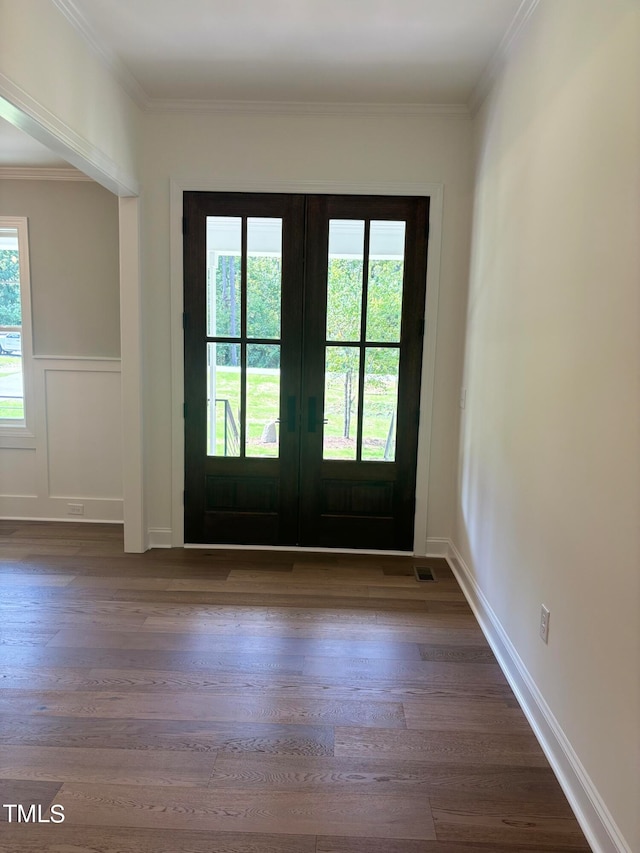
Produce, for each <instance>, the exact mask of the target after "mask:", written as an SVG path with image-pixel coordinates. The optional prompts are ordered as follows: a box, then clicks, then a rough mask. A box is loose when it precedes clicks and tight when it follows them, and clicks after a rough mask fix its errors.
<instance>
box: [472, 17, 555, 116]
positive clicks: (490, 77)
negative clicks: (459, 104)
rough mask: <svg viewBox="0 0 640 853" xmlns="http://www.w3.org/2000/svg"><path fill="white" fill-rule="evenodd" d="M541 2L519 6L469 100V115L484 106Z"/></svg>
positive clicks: (473, 114)
mask: <svg viewBox="0 0 640 853" xmlns="http://www.w3.org/2000/svg"><path fill="white" fill-rule="evenodd" d="M539 2H540V0H522V2H521V3H520V5H519V6H518V9H517V11H516V13H515V15H514V16H513V19H512V21H511V23H510V24H509V28H508V29H507V31H506V33H505V34H504V36H503V37H502V40H501V41H500V44H499V45H498V49H497V50H496V52H495V53H494V54H493V56H492V57H491V59H490V60H489V62H488V63H487V65H486V66H485V69H484V71H483V72H482V74H481V75H480V78H479V80H478V82H477V84H476V87H475V89H474V90H473V93H472V94H471V97H470V98H469V102H468V104H467V109H468V112H469V115H471V116H475V115H476V113H477V112H478V110H479V109H480V107H481V106H482V103H483V101H484V100H485V98H486V97H487V95H488V94H489V92H490V91H491V87H492V86H493V84H494V82H495V80H496V77H497V76H498V73H499V72H500V69H501V68H502V66H503V65H504V62H505V60H506V58H507V57H508V56H509V54H510V52H511V51H512V50H513V48H514V47H515V45H516V44H517V42H518V41H519V39H520V37H521V36H522V34H523V33H524V32H525V30H526V28H527V27H528V25H529V22H530V20H531V16H532V15H533V13H534V12H535V10H536V7H537V6H538V4H539Z"/></svg>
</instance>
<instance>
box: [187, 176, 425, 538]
mask: <svg viewBox="0 0 640 853" xmlns="http://www.w3.org/2000/svg"><path fill="white" fill-rule="evenodd" d="M185 223H186V229H187V230H186V237H185V399H186V403H187V409H186V430H185V435H186V463H185V464H186V468H185V473H186V483H187V489H186V496H185V527H186V538H187V541H192V542H228V543H232V542H240V543H243V542H244V543H247V544H257V543H264V544H291V545H293V544H301V545H318V546H327V547H330V546H344V547H359V548H362V547H373V548H382V549H384V548H387V549H390V548H393V549H402V550H410V549H411V547H412V539H413V516H414V504H415V498H414V496H415V466H416V454H417V432H418V411H419V408H418V404H419V392H420V365H421V355H422V335H423V327H424V324H423V320H424V296H425V279H426V249H427V223H428V199H405V198H380V197H376V198H371V197H367V198H362V197H356V196H308V197H306V198H304V197H302V196H284V195H283V196H280V195H277V196H273V195H248V194H213V193H185Z"/></svg>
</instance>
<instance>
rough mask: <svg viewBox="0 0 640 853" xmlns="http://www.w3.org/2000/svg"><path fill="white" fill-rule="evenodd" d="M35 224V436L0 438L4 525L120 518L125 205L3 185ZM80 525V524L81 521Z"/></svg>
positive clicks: (107, 198) (61, 189)
mask: <svg viewBox="0 0 640 853" xmlns="http://www.w3.org/2000/svg"><path fill="white" fill-rule="evenodd" d="M0 216H26V217H27V218H28V223H29V255H30V272H31V296H32V299H31V303H32V315H33V329H34V358H33V362H32V376H31V379H32V382H33V394H32V399H33V405H34V412H33V416H32V417H31V416H30V422H31V423H32V425H33V430H34V436H33V437H24V436H19V437H15V436H7V435H4V436H3V435H1V434H0V516H4V517H22V518H69V517H70V516H69V507H68V504H69V503H82V504H83V505H84V517H85V518H88V519H101V520H110V521H117V520H121V519H122V448H121V421H122V407H121V389H120V357H119V356H120V342H119V275H118V199H117V198H116V197H115V196H113V195H111V193H109V192H108V191H107V190H105V189H103V188H102V187H100V186H98V185H97V184H94V183H92V182H76V181H74V182H64V181H38V180H0ZM74 519H75V516H74Z"/></svg>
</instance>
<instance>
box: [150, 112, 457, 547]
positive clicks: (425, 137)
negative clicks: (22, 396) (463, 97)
mask: <svg viewBox="0 0 640 853" xmlns="http://www.w3.org/2000/svg"><path fill="white" fill-rule="evenodd" d="M143 130H144V133H143V146H142V147H143V150H144V152H145V156H144V158H143V164H142V173H141V178H142V184H143V195H142V213H143V223H144V224H143V259H144V264H143V266H144V292H143V299H144V305H143V315H144V323H145V328H144V333H145V344H146V363H147V367H149V365H153V369H152V370H151V369H148V370H147V375H148V380H147V383H146V397H145V418H146V424H147V431H146V441H145V448H146V453H147V458H146V471H147V481H146V489H147V494H148V496H149V505H148V518H149V526H150V528H151V529H152V531H156V532H157V531H161V532H164V534H165V535H166V536H170V531H171V529H172V524H174V523H175V519H172V514H171V513H172V507H171V489H172V468H171V441H172V436H171V416H172V408H171V392H170V387H169V377H170V375H171V353H170V347H169V341H170V333H171V305H170V255H169V247H170V222H169V212H170V211H169V198H170V197H169V190H170V180H171V179H173V180H174V181H178V182H182V183H184V184H187V183H188V184H190V185H191V187H192V188H194V187H195V186H197V185H198V182H199V181H200V182H201V184H202V186H205V185H206V184H207V183H208V182H211V181H214V180H216V179H218V180H224V181H226V183H227V184H229V183H230V182H231V183H233V181H234V180H237V182H238V187H239V188H245V187H246V186H247V184H248V183H250V182H251V181H256V182H269V181H271V182H277V181H286V182H289V183H290V182H296V181H298V182H301V183H305V182H320V183H321V182H326V183H334V184H335V183H336V182H347V183H351V184H354V183H358V182H360V183H364V182H378V183H380V184H384V183H385V182H387V183H389V182H407V183H411V182H414V183H416V184H417V183H421V182H422V183H424V182H442V183H443V184H444V224H443V247H442V270H441V284H440V310H439V322H438V350H437V361H436V378H435V401H434V406H435V415H434V420H433V436H432V454H431V474H430V483H429V518H428V536H429V537H430V538H434V537H435V538H448V537H449V536H450V535H451V529H452V526H451V521H452V501H453V485H454V484H453V472H454V467H455V454H456V447H455V435H456V424H457V400H458V381H459V375H460V359H461V355H460V343H459V329H460V327H461V323H462V319H463V316H464V292H465V281H466V275H467V270H468V229H469V215H470V133H469V120H468V119H466V118H464V117H459V116H457V117H456V116H454V117H450V116H419V117H416V116H402V115H395V116H389V115H387V116H363V115H357V114H356V115H351V116H350V115H323V116H313V115H269V114H262V115H261V114H253V115H251V114H214V113H208V114H207V113H202V114H193V113H191V114H187V113H176V114H148V115H146V116H145V118H144V122H143ZM181 402H182V401H181V400H174V405H179V404H181ZM174 477H175V479H174V481H173V482H174V486H173V487H174V488H175V483H176V482H179V480H180V478H181V477H182V471H181V470H180V471H175V472H174ZM180 488H181V486H180ZM152 538H153V537H152Z"/></svg>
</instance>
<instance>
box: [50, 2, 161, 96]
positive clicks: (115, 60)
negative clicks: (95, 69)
mask: <svg viewBox="0 0 640 853" xmlns="http://www.w3.org/2000/svg"><path fill="white" fill-rule="evenodd" d="M51 2H52V3H53V5H54V6H55V7H56V8H57V9H58V10H59V11H60V12H61V13H62V14H63V15H64V17H65V18H66V19H67V21H69V23H70V24H71V25H72V27H73V28H74V29H75V30H76V32H78V33H79V34H80V35H81V36H82V38H83V39H84V41H85V43H86V44H87V46H88V47H89V49H90V50H91V52H92V53H93V54H94V56H95V57H96V58H97V59H98V60H99V61H100V62H101V63H102V64H103V65H104V66H105V67H106V68H107V69H108V71H110V72H111V74H112V75H113V77H114V78H115V80H116V82H118V83H119V84H120V86H121V87H122V88H123V89H124V91H125V92H126V93H127V95H129V97H130V98H131V99H132V100H133V101H134V102H135V103H136V104H137V105H138V106H139V107H140V108H141V109H146V107H147V105H148V102H149V96H148V95H147V93H146V92H145V91H144V89H143V88H142V86H141V85H140V83H138V81H137V80H136V78H135V77H134V76H133V74H132V73H131V72H130V71H129V69H128V68H127V66H126V65H125V64H124V63H123V62H122V60H121V59H120V58H119V57H118V55H117V54H116V53H115V51H113V50H111V48H109V47H107V45H105V44H104V42H103V41H102V39H101V38H100V37H99V36H98V34H97V32H96V30H95V29H94V27H93V26H92V25H91V24H90V23H89V21H87V19H86V17H85V16H84V15H83V14H82V12H81V11H80V10H79V9H78V7H77V6H76V4H75V3H74V2H73V0H51Z"/></svg>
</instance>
